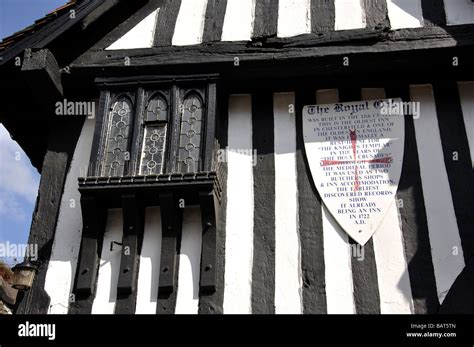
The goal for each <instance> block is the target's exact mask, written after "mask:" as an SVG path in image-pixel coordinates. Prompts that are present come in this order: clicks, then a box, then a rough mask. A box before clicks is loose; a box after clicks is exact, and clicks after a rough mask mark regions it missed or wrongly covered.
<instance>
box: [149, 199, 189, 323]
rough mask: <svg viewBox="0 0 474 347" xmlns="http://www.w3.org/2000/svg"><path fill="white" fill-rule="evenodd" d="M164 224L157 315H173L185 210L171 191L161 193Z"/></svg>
mask: <svg viewBox="0 0 474 347" xmlns="http://www.w3.org/2000/svg"><path fill="white" fill-rule="evenodd" d="M159 198H160V209H161V224H162V241H161V260H160V269H159V270H160V278H159V287H158V304H157V312H156V313H157V314H172V313H174V310H175V308H176V294H177V293H176V285H177V280H178V267H179V258H178V253H179V249H180V243H181V232H182V226H183V209H182V208H180V207H179V204H178V200H177V198H176V196H175V194H173V193H172V192H171V191H170V192H163V193H160V197H159Z"/></svg>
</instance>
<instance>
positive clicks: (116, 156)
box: [102, 98, 132, 176]
mask: <svg viewBox="0 0 474 347" xmlns="http://www.w3.org/2000/svg"><path fill="white" fill-rule="evenodd" d="M131 113H132V106H131V104H130V102H129V101H128V99H126V98H120V99H119V100H118V101H116V102H115V103H114V105H113V106H112V111H111V115H110V118H109V128H108V132H107V143H106V146H105V159H104V163H103V169H102V174H103V175H105V176H122V175H123V174H124V171H125V162H126V160H128V156H129V155H128V153H127V144H128V137H129V133H130V119H131Z"/></svg>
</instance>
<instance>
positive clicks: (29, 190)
mask: <svg viewBox="0 0 474 347" xmlns="http://www.w3.org/2000/svg"><path fill="white" fill-rule="evenodd" d="M66 2H67V0H0V38H4V37H6V36H9V35H11V34H13V33H15V32H16V31H19V30H22V29H23V28H25V27H27V26H29V25H31V24H33V23H34V21H35V20H36V19H38V18H41V17H43V16H44V15H46V14H47V13H49V12H51V11H52V10H54V9H56V8H58V7H59V6H61V5H63V4H65V3H66ZM39 180H40V175H39V174H38V171H37V170H36V169H35V168H34V167H33V166H32V165H31V162H30V160H29V159H28V157H27V155H26V154H25V152H23V150H22V149H21V148H20V146H19V145H18V144H17V143H16V142H15V141H13V140H12V139H11V138H10V134H9V133H8V131H7V130H6V129H5V127H4V126H3V125H2V124H0V244H3V245H7V242H9V243H10V244H15V245H16V244H25V243H26V242H27V241H28V234H29V231H30V226H31V219H32V215H33V210H34V208H35V202H36V196H37V193H38V186H39ZM0 249H1V248H0ZM2 258H3V260H5V261H6V262H8V263H10V264H13V263H14V262H15V259H13V258H11V257H2V254H1V252H0V259H2ZM22 260H23V259H17V260H16V262H21V261H22Z"/></svg>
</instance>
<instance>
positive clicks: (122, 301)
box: [115, 194, 145, 314]
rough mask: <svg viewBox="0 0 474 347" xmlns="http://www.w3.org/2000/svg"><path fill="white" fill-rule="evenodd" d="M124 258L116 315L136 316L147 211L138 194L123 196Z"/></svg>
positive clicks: (120, 272)
mask: <svg viewBox="0 0 474 347" xmlns="http://www.w3.org/2000/svg"><path fill="white" fill-rule="evenodd" d="M122 211H123V238H122V256H121V258H120V270H119V278H118V285H117V302H116V305H115V313H116V314H134V313H135V305H136V292H137V280H138V266H139V261H140V256H139V254H140V248H141V242H142V240H143V227H144V220H145V210H144V208H143V206H142V204H141V203H140V202H139V201H138V200H137V198H136V194H126V195H123V196H122Z"/></svg>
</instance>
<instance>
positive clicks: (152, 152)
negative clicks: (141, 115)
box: [140, 124, 166, 175]
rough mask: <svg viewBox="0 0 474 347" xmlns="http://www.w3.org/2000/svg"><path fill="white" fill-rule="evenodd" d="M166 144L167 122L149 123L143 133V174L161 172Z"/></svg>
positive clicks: (141, 165) (141, 169)
mask: <svg viewBox="0 0 474 347" xmlns="http://www.w3.org/2000/svg"><path fill="white" fill-rule="evenodd" d="M165 145H166V124H159V125H148V126H146V127H145V133H144V135H143V149H142V158H141V164H140V174H141V175H152V174H160V173H162V171H163V159H164V155H165V147H166V146H165Z"/></svg>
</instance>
